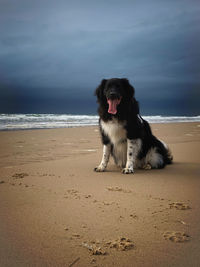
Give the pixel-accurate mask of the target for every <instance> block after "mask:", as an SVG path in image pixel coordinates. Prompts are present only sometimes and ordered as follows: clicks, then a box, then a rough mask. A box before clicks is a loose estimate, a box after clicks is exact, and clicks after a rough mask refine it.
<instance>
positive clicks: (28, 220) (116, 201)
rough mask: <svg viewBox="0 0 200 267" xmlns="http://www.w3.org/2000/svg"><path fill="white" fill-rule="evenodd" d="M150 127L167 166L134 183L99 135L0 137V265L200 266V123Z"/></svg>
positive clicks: (78, 131)
mask: <svg viewBox="0 0 200 267" xmlns="http://www.w3.org/2000/svg"><path fill="white" fill-rule="evenodd" d="M152 129H153V133H154V134H155V135H156V136H157V137H159V138H160V139H162V140H163V141H165V142H166V143H167V144H168V145H169V146H170V148H171V150H172V154H173V156H174V164H172V165H168V166H167V167H166V168H165V169H162V170H149V171H145V170H136V171H135V173H134V174H133V175H132V174H130V175H124V174H122V173H121V172H120V170H119V169H118V168H117V167H115V165H114V163H113V160H111V161H110V163H109V166H108V170H107V171H106V172H104V173H95V172H94V171H93V169H94V167H95V166H97V165H98V164H99V162H100V160H101V155H102V145H101V140H100V135H99V132H98V127H77V128H66V129H49V130H24V131H2V132H0V158H1V161H0V266H2V267H4V266H6V267H7V266H12V267H13V266H20V267H24V266H69V267H71V266H74V267H76V266H77V267H78V266H80V267H82V266H86V267H88V266H96V267H97V266H98V267H99V266H104V267H107V266H108V267H109V266H120V267H126V266H127V267H129V266H134V267H151V266H153V267H154V266H159V267H165V266H166V267H167V266H169V267H172V266H176V267H179V266H180V267H181V266H187V267H190V266H191V267H196V266H200V253H199V248H200V235H199V233H200V223H199V221H200V206H199V203H200V123H176V124H173V123H172V124H152Z"/></svg>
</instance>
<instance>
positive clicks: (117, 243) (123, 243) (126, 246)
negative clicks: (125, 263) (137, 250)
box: [106, 237, 134, 251]
mask: <svg viewBox="0 0 200 267" xmlns="http://www.w3.org/2000/svg"><path fill="white" fill-rule="evenodd" d="M106 244H107V245H109V247H110V248H115V249H117V250H122V251H125V250H130V249H133V248H134V244H133V241H131V240H130V239H129V238H126V237H120V238H118V239H117V240H114V241H109V242H107V243H106Z"/></svg>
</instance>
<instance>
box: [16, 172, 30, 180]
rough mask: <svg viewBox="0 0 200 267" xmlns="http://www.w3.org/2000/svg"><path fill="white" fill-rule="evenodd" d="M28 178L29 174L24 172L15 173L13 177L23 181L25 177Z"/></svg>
mask: <svg viewBox="0 0 200 267" xmlns="http://www.w3.org/2000/svg"><path fill="white" fill-rule="evenodd" d="M26 176H28V173H25V172H22V173H15V174H13V175H12V177H13V178H15V179H22V178H24V177H26Z"/></svg>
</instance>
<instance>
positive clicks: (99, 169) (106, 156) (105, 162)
mask: <svg viewBox="0 0 200 267" xmlns="http://www.w3.org/2000/svg"><path fill="white" fill-rule="evenodd" d="M110 153H111V144H107V145H104V146H103V156H102V160H101V163H100V164H99V166H97V167H96V168H94V171H96V172H103V171H105V169H106V167H107V165H108V161H109V158H110Z"/></svg>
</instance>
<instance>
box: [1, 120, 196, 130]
mask: <svg viewBox="0 0 200 267" xmlns="http://www.w3.org/2000/svg"><path fill="white" fill-rule="evenodd" d="M148 123H149V124H150V125H163V124H168V125H170V124H172V125H173V124H184V123H185V124H190V123H199V125H200V121H180V122H177V121H174V122H172V121H171V122H149V121H148ZM85 127H86V128H87V127H98V124H94V125H78V126H66V127H52V128H25V129H21V128H19V129H0V132H12V131H16V132H18V131H34V130H59V129H60V130H61V129H74V128H85ZM199 127H200V126H199Z"/></svg>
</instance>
